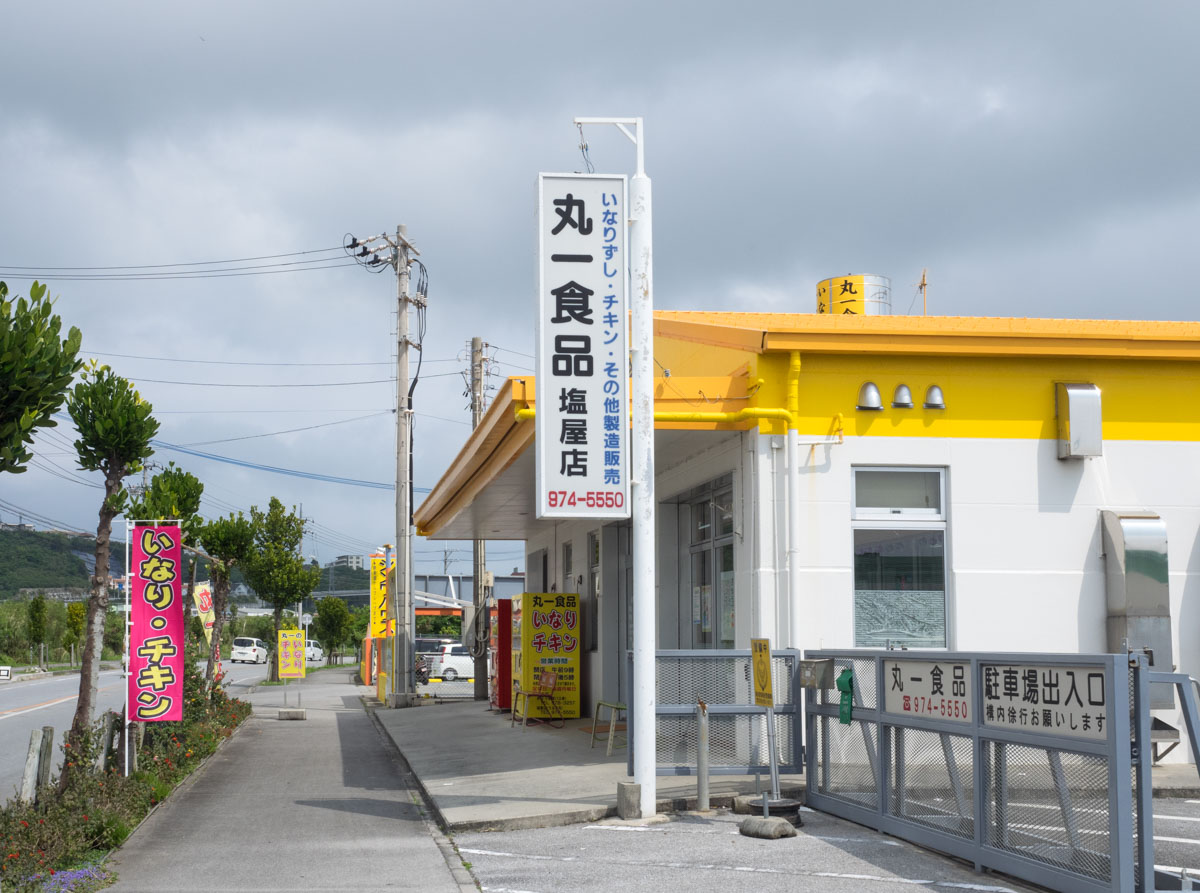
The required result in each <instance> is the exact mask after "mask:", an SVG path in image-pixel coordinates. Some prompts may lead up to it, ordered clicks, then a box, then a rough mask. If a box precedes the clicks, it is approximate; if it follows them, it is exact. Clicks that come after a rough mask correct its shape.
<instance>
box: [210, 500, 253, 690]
mask: <svg viewBox="0 0 1200 893" xmlns="http://www.w3.org/2000/svg"><path fill="white" fill-rule="evenodd" d="M199 535H200V543H201V545H202V546H203V547H204V551H205V552H207V553H208V556H209V561H210V565H209V571H210V573H211V574H212V582H213V634H212V644H211V645H210V647H209V650H208V668H207V669H206V670H205V672H204V684H205V685H206V686H207V687H208V689H209V690H211V689H212V681H213V674H214V673H215V672H216V666H217V659H218V655H219V654H220V649H221V630H222V629H223V628H224V626H225V606H226V604H227V603H228V601H229V575H230V573H231V572H232V571H233V567H234V565H236V564H238V563H240V562H243V561H245V560H246V558H247V556H248V555H249V554H250V551H251V549H252V548H253V547H254V528H253V526H252V525H251V523H250V522H249V521H248V520H246V518H245V516H244V515H242V513H241V512H238V513H237V514H236V515H234V514H232V513H231V514H230V515H229V517H227V518H217V519H215V520H213V521H209V522H208V523H207V524H205V525H204V526H203V527H202V528H200V534H199Z"/></svg>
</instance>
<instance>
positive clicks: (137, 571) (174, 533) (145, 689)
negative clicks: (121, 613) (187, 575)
mask: <svg viewBox="0 0 1200 893" xmlns="http://www.w3.org/2000/svg"><path fill="white" fill-rule="evenodd" d="M180 543H181V536H180V530H179V527H178V526H177V525H173V524H172V525H166V526H162V527H134V528H133V566H132V567H131V568H130V569H129V577H130V580H131V581H132V587H131V589H130V600H131V606H132V607H131V610H132V615H131V618H130V619H131V621H132V624H133V626H132V628H131V629H130V631H129V718H130V719H131V720H133V721H136V722H156V721H164V720H180V719H183V650H184V638H183V634H184V626H183V590H182V586H181V582H182V581H181V576H182V575H181V568H180V559H181V551H182V550H181V548H180Z"/></svg>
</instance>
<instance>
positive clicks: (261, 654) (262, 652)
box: [229, 636, 268, 664]
mask: <svg viewBox="0 0 1200 893" xmlns="http://www.w3.org/2000/svg"><path fill="white" fill-rule="evenodd" d="M267 655H268V650H267V643H266V642H264V641H263V640H262V639H251V638H249V637H248V636H238V637H237V638H236V639H234V640H233V652H232V653H231V654H230V655H229V660H230V662H232V663H235V664H237V663H247V664H265V663H266V662H267Z"/></svg>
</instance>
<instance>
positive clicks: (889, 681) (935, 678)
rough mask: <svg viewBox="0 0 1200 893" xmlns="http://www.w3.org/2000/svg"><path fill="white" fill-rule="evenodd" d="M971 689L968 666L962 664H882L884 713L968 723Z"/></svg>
mask: <svg viewBox="0 0 1200 893" xmlns="http://www.w3.org/2000/svg"><path fill="white" fill-rule="evenodd" d="M971 687H972V686H971V665H970V664H969V663H966V662H963V663H957V662H952V661H926V660H886V661H884V662H883V692H884V695H883V708H884V710H886V711H887V712H888V713H903V714H905V715H907V716H921V717H926V718H928V719H948V720H952V721H955V722H971V721H972V719H973V718H974V712H975V711H974V706H973V705H974V696H973V693H972V691H971Z"/></svg>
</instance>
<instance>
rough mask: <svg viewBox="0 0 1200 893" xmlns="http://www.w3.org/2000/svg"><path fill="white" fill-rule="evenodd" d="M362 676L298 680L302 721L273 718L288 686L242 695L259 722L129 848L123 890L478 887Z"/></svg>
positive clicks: (333, 674) (246, 727) (427, 890)
mask: <svg viewBox="0 0 1200 893" xmlns="http://www.w3.org/2000/svg"><path fill="white" fill-rule="evenodd" d="M351 672H352V671H351V670H350V669H346V670H340V669H339V670H325V671H322V672H319V673H313V674H311V675H310V676H309V677H308V678H307V679H305V680H303V681H302V682H300V683H298V684H296V683H289V685H288V700H289V702H290V705H291V706H292V707H295V706H296V702H297V695H302V697H303V707H304V711H305V714H306V719H304V720H303V721H281V720H279V719H277V718H276V717H277V715H278V708H280V707H282V706H283V698H284V693H283V689H282V688H280V687H276V686H270V687H260V688H259V689H257V690H256V691H254V692H253V693H252V694H250V695H249V696H248V697H247V696H246V695H242V694H240V693H238V692H236V691H235V695H237V696H239V697H246V698H247V699H248V700H250V702H251V703H252V704H253V707H254V715H253V716H252V717H250V718H249V719H248V720H247V721H246V722H245V723H244V724H243V725H242V727H241V728H240V729H239V730H238V731H237V732H236V733H235V735H234V737H233V738H232V739H231V740H230V741H228V742H226V743H225V744H224V745H223V746H222V747H221V748H220V750H219V751H218V752H217V753H216V754H215V755H214V756H213V757H212V758H211V759H210V760H209V761H208V762H207V763H206V764H205V765H204V766H203V767H202V768H201V769H200V770H199V771H198V772H197V773H195V774H194V775H193V776H192V777H191V778H190V779H188V780H187V781H185V782H184V784H183V785H181V786H180V788H179V789H178V790H176V791H175V792H174V793H172V795H171V796H170V797H169V798H168V799H167V800H166V801H165V802H164V803H163V805H162V806H161V807H160V808H159V809H158V810H157V811H155V812H154V813H153V814H152V815H151V816H150V817H149V818H148V819H147V820H146V821H145V822H144V823H143V824H142V825H141V826H140V827H139V828H138V829H137V830H136V831H135V832H134V834H133V835H132V836H131V837H130V838H129V840H127V841H126V843H125V845H124V846H123V847H122V848H121V849H120V851H119V852H118V853H117V854H116V855H115V856H114V858H113V859H112V860H111V862H110V865H111V866H112V867H113V868H115V869H116V871H117V873H118V875H119V880H118V882H117V883H116V885H114V886H113V887H112V890H114V891H135V890H136V891H156V893H162V891H174V890H179V891H185V890H186V891H206V890H214V891H217V890H219V891H223V893H228V891H236V890H254V891H271V890H288V891H294V890H298V889H304V890H351V889H352V890H356V891H361V890H395V889H420V890H421V891H422V893H461V891H464V890H475V889H476V886H475V884H474V882H473V881H472V879H471V877H470V875H469V873H468V872H467V871H466V869H465V868H464V867H463V865H462V862H461V860H459V859H458V858H457V856H456V855H455V853H454V851H453V847H452V846H451V845H450V844H449V842H448V841H447V840H446V838H445V836H444V835H443V834H442V833H441V831H440V830H439V829H438V828H437V827H436V826H435V825H434V824H433V823H432V822H431V821H430V820H428V819H427V818H426V815H425V812H424V809H423V806H422V804H421V803H420V798H419V794H418V793H417V792H416V791H415V789H414V788H413V787H412V785H411V784H410V782H409V780H408V777H407V775H406V773H405V770H404V767H403V764H402V762H401V761H400V759H399V757H398V755H397V754H396V752H395V749H394V747H393V746H392V744H391V742H390V741H388V740H387V739H386V737H384V736H382V735H380V734H379V731H378V728H377V727H376V725H375V724H374V723H373V722H372V721H371V718H370V716H369V715H368V714H367V713H366V711H365V710H364V709H363V696H364V695H365V694H367V692H368V690H367V689H366V688H363V687H361V686H358V685H355V684H353V683H352V681H351Z"/></svg>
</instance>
